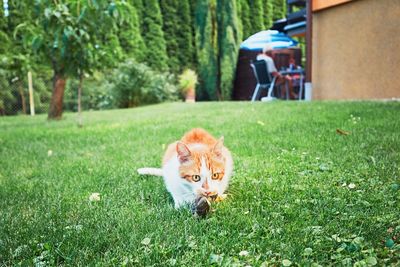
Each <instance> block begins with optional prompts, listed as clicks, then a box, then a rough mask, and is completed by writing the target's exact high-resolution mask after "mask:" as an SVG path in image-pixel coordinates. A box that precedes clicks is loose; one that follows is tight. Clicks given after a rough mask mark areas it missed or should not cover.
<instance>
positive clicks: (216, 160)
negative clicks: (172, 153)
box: [177, 138, 225, 197]
mask: <svg viewBox="0 0 400 267" xmlns="http://www.w3.org/2000/svg"><path fill="white" fill-rule="evenodd" d="M222 147H223V139H222V138H221V139H220V140H219V141H218V142H217V144H216V145H215V146H214V148H213V149H206V150H200V151H197V150H193V151H190V150H189V148H188V147H187V146H186V145H185V144H184V143H181V142H178V144H177V152H178V159H179V162H180V167H179V174H180V177H182V179H185V180H186V182H187V183H186V184H187V186H189V187H191V189H192V191H193V193H194V194H195V195H204V196H207V197H208V196H216V195H222V193H223V190H224V188H223V184H222V180H223V179H224V176H225V158H224V157H223V155H222V151H221V150H222Z"/></svg>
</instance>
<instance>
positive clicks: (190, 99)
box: [185, 88, 196, 103]
mask: <svg viewBox="0 0 400 267" xmlns="http://www.w3.org/2000/svg"><path fill="white" fill-rule="evenodd" d="M185 102H186V103H194V102H196V91H195V89H194V88H189V89H188V90H187V91H186V98H185Z"/></svg>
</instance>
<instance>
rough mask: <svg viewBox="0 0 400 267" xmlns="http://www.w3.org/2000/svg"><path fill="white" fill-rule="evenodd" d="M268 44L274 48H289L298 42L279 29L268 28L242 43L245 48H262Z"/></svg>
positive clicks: (241, 46) (242, 47)
mask: <svg viewBox="0 0 400 267" xmlns="http://www.w3.org/2000/svg"><path fill="white" fill-rule="evenodd" d="M266 44H269V45H270V46H271V47H272V48H273V49H279V48H288V47H295V46H297V44H298V42H297V41H295V40H293V39H292V38H290V37H289V36H287V35H286V34H284V33H282V32H278V31H273V30H268V31H261V32H258V33H256V34H253V35H252V36H250V37H249V38H247V39H246V40H245V41H243V43H242V44H241V45H240V49H244V50H254V51H258V50H262V49H263V48H264V46H265V45H266Z"/></svg>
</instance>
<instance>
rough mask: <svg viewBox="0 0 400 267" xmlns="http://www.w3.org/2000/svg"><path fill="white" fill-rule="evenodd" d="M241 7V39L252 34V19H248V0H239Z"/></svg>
mask: <svg viewBox="0 0 400 267" xmlns="http://www.w3.org/2000/svg"><path fill="white" fill-rule="evenodd" d="M240 8H241V15H240V17H241V20H242V31H243V34H242V36H243V39H246V38H247V37H249V36H250V35H252V34H253V26H252V21H251V19H250V6H249V2H248V0H240Z"/></svg>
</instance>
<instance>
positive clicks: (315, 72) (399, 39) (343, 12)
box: [312, 0, 400, 99]
mask: <svg viewBox="0 0 400 267" xmlns="http://www.w3.org/2000/svg"><path fill="white" fill-rule="evenodd" d="M312 42H313V45H312V49H313V51H312V64H313V65H312V84H313V99H375V98H392V97H396V98H399V97H400V0H354V1H351V2H348V3H345V4H342V5H338V6H334V7H330V8H327V9H323V10H320V11H317V12H314V13H313V39H312Z"/></svg>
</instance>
